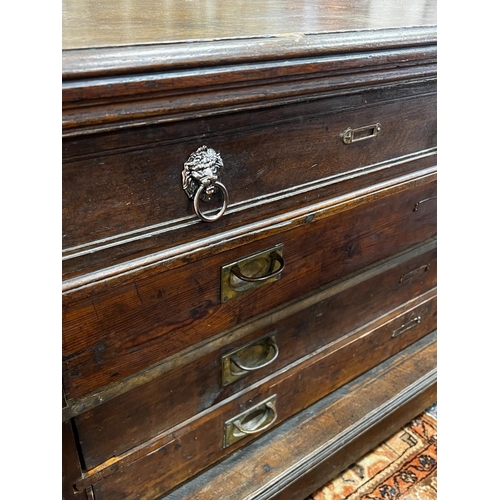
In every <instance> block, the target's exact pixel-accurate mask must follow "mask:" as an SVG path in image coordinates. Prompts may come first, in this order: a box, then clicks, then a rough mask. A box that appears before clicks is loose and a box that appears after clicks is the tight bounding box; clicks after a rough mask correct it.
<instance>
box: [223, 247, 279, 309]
mask: <svg viewBox="0 0 500 500" xmlns="http://www.w3.org/2000/svg"><path fill="white" fill-rule="evenodd" d="M275 267H278V269H275ZM284 268H285V261H284V258H283V244H281V243H280V244H278V245H275V246H274V247H272V248H268V249H266V250H263V251H260V252H258V253H255V254H252V255H247V256H246V257H243V258H241V259H239V260H237V261H233V262H230V263H228V264H225V265H224V266H222V267H221V275H220V277H221V283H220V292H221V295H220V301H221V303H222V304H223V303H224V302H227V301H228V300H231V299H235V298H236V297H239V296H240V295H242V294H244V293H247V292H249V291H251V290H255V289H256V288H259V287H261V286H267V285H270V284H271V283H274V282H275V281H277V280H279V279H280V278H281V274H282V271H283V269H284Z"/></svg>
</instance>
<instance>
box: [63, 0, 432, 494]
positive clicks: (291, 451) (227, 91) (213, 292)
mask: <svg viewBox="0 0 500 500" xmlns="http://www.w3.org/2000/svg"><path fill="white" fill-rule="evenodd" d="M435 10H436V6H435V5H434V4H432V3H431V4H429V2H415V1H411V2H410V1H405V2H399V3H397V5H396V4H394V5H393V4H391V3H387V2H382V1H375V0H367V1H366V2H361V3H359V4H358V5H357V6H356V7H352V6H351V4H350V3H348V2H345V3H342V2H341V3H340V4H339V3H338V2H336V3H335V4H334V5H331V4H330V2H326V1H324V0H315V1H313V2H294V3H293V5H289V3H288V2H284V1H278V2H270V1H268V0H258V1H257V2H253V3H252V4H251V5H250V4H248V3H246V2H239V1H236V2H232V3H231V5H229V4H226V3H224V2H220V0H218V1H216V0H212V1H209V0H205V1H201V0H200V1H186V2H162V3H161V5H160V4H159V3H157V2H146V3H144V2H135V1H132V2H126V3H125V2H119V1H113V2H110V3H108V4H107V5H106V6H104V5H103V4H102V3H101V2H97V1H96V0H85V1H82V0H78V1H76V0H64V1H63V47H64V50H63V93H62V96H63V107H62V108H63V213H62V215H63V266H62V269H63V318H62V321H63V349H62V351H63V352H62V354H63V363H62V377H63V444H64V456H63V458H64V460H63V462H64V463H63V498H64V499H65V500H68V499H69V498H75V499H80V498H81V499H95V500H115V499H117V500H118V499H120V500H121V499H141V500H159V499H165V500H167V499H181V498H182V499H188V498H189V499H193V498H197V499H202V500H205V499H206V500H211V499H220V498H223V499H230V500H232V499H234V500H241V499H257V498H258V499H264V498H283V499H287V500H290V499H297V500H302V499H303V498H304V497H305V496H307V495H308V494H309V493H310V492H311V491H313V490H314V489H315V488H317V487H318V486H320V485H321V484H322V483H323V482H324V481H325V480H327V479H329V477H330V476H331V475H333V474H334V473H335V472H336V471H337V472H339V471H340V470H341V469H342V467H345V466H347V465H349V464H350V463H352V462H353V461H354V460H355V459H356V458H357V457H358V456H359V455H360V454H361V453H363V452H365V451H367V450H368V449H370V448H371V447H373V446H374V445H376V444H377V443H378V442H379V441H381V440H382V439H384V438H385V437H386V436H387V435H388V434H389V433H390V432H392V431H393V430H394V429H395V428H397V426H399V425H402V424H403V423H405V422H406V421H407V420H409V419H410V418H411V417H412V416H413V415H415V414H416V413H417V412H419V411H420V410H422V409H423V408H424V407H425V406H426V405H428V404H430V403H432V402H433V401H434V400H435V398H436V392H435V391H436V332H435V330H436V314H437V312H436V285H437V283H436V255H437V251H436V197H437V193H436V151H437V149H436V27H435V17H436V12H435Z"/></svg>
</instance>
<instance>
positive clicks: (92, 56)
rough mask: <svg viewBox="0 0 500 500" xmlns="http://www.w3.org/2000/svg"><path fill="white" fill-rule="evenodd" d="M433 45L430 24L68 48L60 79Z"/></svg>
mask: <svg viewBox="0 0 500 500" xmlns="http://www.w3.org/2000/svg"><path fill="white" fill-rule="evenodd" d="M256 41H257V43H255V42H256ZM436 42H437V26H436V25H431V26H418V27H403V28H386V29H377V30H357V31H340V32H334V33H321V34H291V35H289V36H269V37H262V38H243V39H225V40H217V41H203V42H201V41H200V42H182V43H165V44H152V45H133V46H123V47H102V48H89V49H67V50H63V51H62V79H63V80H71V79H80V78H95V77H102V76H114V75H123V74H137V73H143V72H149V71H158V70H165V69H168V70H174V69H180V68H184V69H185V68H193V67H196V68H200V67H209V66H214V65H218V66H220V65H228V64H231V65H234V64H242V63H249V62H261V61H274V60H276V61H278V60H281V59H289V58H301V57H313V56H322V55H329V54H338V53H342V52H356V51H364V50H376V49H389V48H398V47H407V46H421V45H432V44H436Z"/></svg>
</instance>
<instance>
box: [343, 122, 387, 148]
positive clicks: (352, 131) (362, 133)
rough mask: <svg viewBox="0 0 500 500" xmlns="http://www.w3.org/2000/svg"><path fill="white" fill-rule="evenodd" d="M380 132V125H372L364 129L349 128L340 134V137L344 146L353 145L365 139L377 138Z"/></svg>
mask: <svg viewBox="0 0 500 500" xmlns="http://www.w3.org/2000/svg"><path fill="white" fill-rule="evenodd" d="M381 131H382V126H381V125H380V123H374V124H373V125H367V126H366V127H359V128H350V127H349V128H348V129H346V130H344V132H342V133H341V134H340V137H342V140H343V141H344V144H353V143H354V142H360V141H365V140H366V139H371V138H372V137H377V135H378V134H380V132H381ZM367 132H368V133H367ZM355 136H358V137H355Z"/></svg>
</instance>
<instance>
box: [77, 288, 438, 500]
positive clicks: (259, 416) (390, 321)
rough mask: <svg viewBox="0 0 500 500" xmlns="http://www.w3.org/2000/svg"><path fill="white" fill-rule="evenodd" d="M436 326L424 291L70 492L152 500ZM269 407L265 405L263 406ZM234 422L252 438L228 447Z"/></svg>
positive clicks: (126, 456)
mask: <svg viewBox="0 0 500 500" xmlns="http://www.w3.org/2000/svg"><path fill="white" fill-rule="evenodd" d="M435 328H436V297H435V293H434V291H430V292H428V293H426V294H424V295H422V296H420V297H418V298H415V299H413V300H412V301H409V302H407V303H406V304H404V305H403V306H400V307H399V308H397V309H396V310H393V311H391V312H390V313H389V314H387V315H385V316H382V317H380V318H379V319H377V320H376V321H375V322H373V323H371V324H369V325H366V326H364V327H362V328H360V329H358V330H356V331H354V332H351V334H349V335H347V336H344V337H343V338H341V339H338V340H337V341H335V342H333V343H332V344H329V345H327V346H324V347H323V348H322V349H319V350H316V351H315V352H314V353H312V354H311V355H310V356H308V357H306V358H305V359H302V360H300V361H299V362H297V363H292V364H291V365H289V366H288V367H287V368H286V369H284V370H280V371H279V372H278V373H276V374H275V375H274V376H272V377H268V378H266V379H264V380H263V381H261V382H260V383H258V384H255V385H252V386H250V387H249V388H247V389H246V390H245V391H243V392H242V393H239V394H238V395H236V396H235V397H234V398H231V400H229V401H224V402H222V403H221V404H220V405H217V406H215V407H213V408H211V409H210V410H209V411H206V412H203V413H202V414H200V415H198V416H196V417H195V418H193V419H190V420H188V421H186V422H184V423H183V424H181V425H179V426H178V427H176V428H174V429H172V430H171V431H169V432H167V433H164V434H162V435H160V436H158V438H157V439H156V440H151V441H149V442H147V443H144V444H143V445H142V446H139V447H137V448H135V449H133V450H131V451H129V452H128V453H126V454H124V455H122V456H120V457H117V459H115V460H111V461H110V463H109V464H104V466H101V467H99V468H98V469H96V470H95V471H90V474H89V475H88V476H87V477H86V478H85V479H84V480H82V481H81V482H80V483H79V484H77V485H76V487H77V489H81V488H83V487H86V486H88V485H91V484H92V487H93V490H94V494H95V498H96V500H101V499H102V500H104V499H108V498H113V499H116V500H121V499H133V498H134V499H135V498H138V495H140V498H141V500H156V499H157V498H159V497H160V496H161V495H162V494H165V493H166V492H168V491H169V490H170V489H172V488H174V487H175V486H177V485H178V484H179V483H181V482H183V481H184V480H186V479H188V478H189V477H191V476H192V475H194V474H196V473H198V472H200V471H201V470H203V469H205V468H207V467H208V466H210V465H211V464H212V463H214V462H216V461H218V460H220V459H221V458H223V457H224V456H227V455H228V454H230V453H232V452H233V451H234V450H236V449H238V448H239V447H241V446H243V445H245V444H247V443H248V442H249V441H251V440H252V439H255V438H257V437H260V436H262V438H263V439H265V431H266V430H268V429H270V428H272V427H274V426H275V425H278V424H279V423H281V422H282V421H284V420H285V419H287V418H288V417H290V416H292V415H294V414H295V413H297V412H298V411H301V410H302V409H304V408H306V407H307V406H309V405H311V404H313V403H314V402H316V401H318V400H319V399H320V398H322V397H324V396H326V395H327V394H329V393H330V392H332V391H334V390H335V389H336V388H338V387H340V386H341V385H343V384H345V383H347V382H348V381H350V380H352V379H354V378H355V377H357V376H359V375H361V374H362V373H364V372H365V371H367V370H369V369H370V368H372V367H373V366H376V365H377V364H378V363H380V362H382V361H383V360H385V359H388V358H389V357H391V356H392V355H394V354H396V353H397V352H399V351H400V350H402V349H404V348H405V347H407V346H409V345H410V344H412V343H413V342H415V341H416V340H418V339H420V338H422V337H424V336H425V335H427V334H428V333H431V332H432V331H433V330H434V329H435ZM268 401H271V402H272V404H265V403H266V402H268ZM248 412H249V413H250V416H249V415H248ZM236 417H240V419H239V424H240V427H243V430H244V431H245V430H252V431H256V432H255V433H249V434H247V435H245V436H244V437H243V438H241V437H240V439H239V440H237V441H236V442H234V443H232V444H229V445H228V440H227V435H226V433H227V427H228V425H230V423H231V422H233V421H234V419H235V418H236ZM250 417H253V419H254V420H256V421H258V420H260V421H261V422H263V423H264V426H265V429H263V431H262V432H259V429H258V428H256V429H253V428H252V429H250V428H249V426H248V424H247V422H248V419H247V418H250ZM246 419H247V420H246ZM237 420H238V419H237ZM246 425H247V427H246V428H245V426H246ZM243 434H245V433H243Z"/></svg>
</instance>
